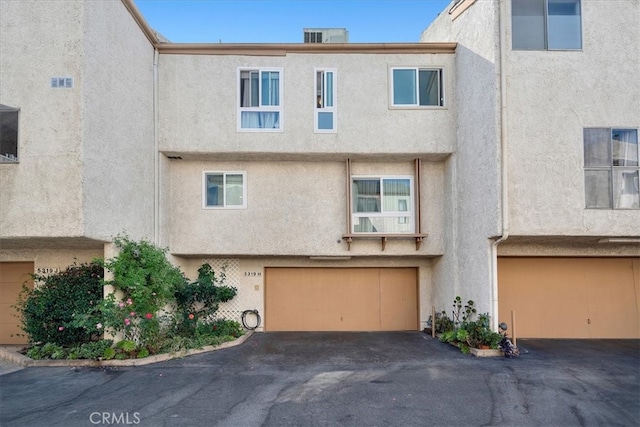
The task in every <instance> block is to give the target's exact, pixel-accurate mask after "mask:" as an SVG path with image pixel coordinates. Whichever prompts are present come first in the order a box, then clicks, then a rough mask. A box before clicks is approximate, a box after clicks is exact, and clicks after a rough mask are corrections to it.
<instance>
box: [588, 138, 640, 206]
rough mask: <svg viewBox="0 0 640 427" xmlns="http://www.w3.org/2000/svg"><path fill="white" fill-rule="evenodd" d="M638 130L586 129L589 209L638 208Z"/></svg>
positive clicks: (639, 171) (639, 170)
mask: <svg viewBox="0 0 640 427" xmlns="http://www.w3.org/2000/svg"><path fill="white" fill-rule="evenodd" d="M639 173H640V167H638V130H637V129H611V128H589V129H585V130H584V180H585V198H586V207H587V208H604V209H611V208H613V209H638V208H640V191H639V185H638V184H639V182H638V179H639V178H640V176H639V175H638V174H639Z"/></svg>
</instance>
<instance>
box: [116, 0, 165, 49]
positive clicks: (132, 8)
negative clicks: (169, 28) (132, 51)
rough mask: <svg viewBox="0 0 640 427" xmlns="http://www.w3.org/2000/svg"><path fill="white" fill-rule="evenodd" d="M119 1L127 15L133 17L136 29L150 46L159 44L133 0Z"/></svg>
mask: <svg viewBox="0 0 640 427" xmlns="http://www.w3.org/2000/svg"><path fill="white" fill-rule="evenodd" d="M121 1H122V4H123V5H124V7H126V8H127V10H128V11H129V13H130V14H131V16H132V17H133V20H134V21H136V24H138V27H140V29H141V30H142V32H143V33H144V35H145V36H146V37H147V39H148V40H149V42H151V44H152V45H153V46H154V47H156V46H157V45H158V43H160V40H159V39H158V36H157V35H156V33H155V31H153V29H152V28H151V27H150V26H149V23H148V22H147V21H146V20H145V19H144V16H142V13H140V11H139V10H138V7H137V6H136V5H135V3H134V2H133V0H121Z"/></svg>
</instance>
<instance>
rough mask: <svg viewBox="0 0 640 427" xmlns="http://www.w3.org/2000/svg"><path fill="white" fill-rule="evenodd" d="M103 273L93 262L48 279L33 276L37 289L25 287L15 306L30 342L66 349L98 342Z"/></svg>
mask: <svg viewBox="0 0 640 427" xmlns="http://www.w3.org/2000/svg"><path fill="white" fill-rule="evenodd" d="M103 271H104V270H103V267H102V263H101V262H100V261H99V260H94V261H93V262H91V263H89V264H80V265H77V264H73V265H71V266H69V267H68V268H67V269H66V270H64V271H61V272H60V273H57V274H53V275H51V276H41V275H33V279H34V281H36V282H40V286H38V287H36V288H35V289H28V288H26V287H24V288H23V290H22V293H21V294H20V297H19V299H18V304H17V306H16V308H17V309H18V313H19V315H20V316H21V320H22V329H23V330H24V331H25V333H26V334H27V337H28V340H29V342H31V343H37V342H42V343H53V344H57V345H60V346H65V345H73V344H79V343H84V342H89V341H91V340H92V339H97V337H98V336H99V335H101V334H102V331H100V328H98V327H97V325H98V324H99V323H100V319H101V312H100V305H101V303H102V277H103Z"/></svg>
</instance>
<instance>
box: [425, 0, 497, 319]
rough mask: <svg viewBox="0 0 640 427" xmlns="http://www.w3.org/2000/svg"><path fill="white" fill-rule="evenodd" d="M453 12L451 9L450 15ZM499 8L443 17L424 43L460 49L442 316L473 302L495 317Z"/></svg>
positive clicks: (440, 281)
mask: <svg viewBox="0 0 640 427" xmlns="http://www.w3.org/2000/svg"><path fill="white" fill-rule="evenodd" d="M445 10H448V9H445ZM497 22H498V3H497V2H490V1H486V2H485V1H482V2H476V3H475V4H473V5H472V6H471V7H470V8H469V9H467V10H466V11H465V12H464V13H463V14H462V15H460V16H459V17H458V18H457V19H455V20H453V21H452V20H451V17H450V15H449V14H448V13H446V12H443V13H441V14H440V16H439V17H438V18H437V19H436V20H435V21H434V22H433V24H431V26H430V27H429V28H428V29H427V30H425V31H424V32H423V34H422V38H421V40H422V41H423V42H450V41H456V42H457V43H458V47H457V48H456V61H455V69H456V75H455V111H456V116H455V119H456V129H457V131H456V133H455V137H456V146H455V147H456V148H455V150H454V154H453V155H452V156H451V159H450V160H449V161H448V162H447V175H446V176H447V181H448V182H447V194H449V195H451V197H450V198H449V199H448V204H447V211H446V213H445V218H447V219H448V220H449V221H450V222H449V223H447V227H446V230H447V235H446V238H445V250H444V253H445V255H444V256H443V257H442V258H441V259H440V260H438V262H437V263H436V264H435V265H434V283H435V286H436V289H435V297H436V301H437V303H438V304H439V308H447V309H448V308H449V307H450V305H451V302H452V301H453V298H454V297H455V296H456V295H460V296H461V297H462V298H463V299H465V300H467V299H473V300H474V301H475V302H476V305H477V306H478V309H479V311H480V312H489V311H491V299H492V298H493V295H492V291H491V289H492V287H491V240H490V239H491V238H493V237H496V236H499V235H500V234H501V224H502V223H501V210H500V209H501V194H500V189H501V176H500V156H501V154H500V110H499V106H500V103H499V102H500V98H499V96H500V95H499V94H500V92H499V86H498V85H499V72H500V62H499V61H500V58H499V53H500V51H499V32H498V25H497Z"/></svg>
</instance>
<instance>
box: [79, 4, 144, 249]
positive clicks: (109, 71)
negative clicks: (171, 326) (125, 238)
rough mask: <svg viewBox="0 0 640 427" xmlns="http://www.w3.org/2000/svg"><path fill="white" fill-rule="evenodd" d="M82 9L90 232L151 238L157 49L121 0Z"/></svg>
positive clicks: (101, 235) (84, 155) (86, 209)
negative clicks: (154, 74)
mask: <svg viewBox="0 0 640 427" xmlns="http://www.w3.org/2000/svg"><path fill="white" fill-rule="evenodd" d="M85 9H86V10H85V14H84V25H85V28H86V30H85V33H84V40H83V41H84V45H83V48H84V64H85V67H84V71H83V76H82V77H83V78H84V85H83V88H84V93H83V97H84V103H83V106H84V110H83V119H84V121H83V124H84V128H83V151H82V160H83V165H84V168H83V194H84V199H83V207H84V212H85V235H86V236H89V237H92V238H95V239H102V240H110V239H111V238H112V237H113V236H114V235H115V234H118V233H123V232H126V233H127V234H128V235H129V237H131V238H133V239H140V238H148V239H153V236H154V203H155V200H154V193H155V192H154V188H155V187H154V174H155V172H154V165H155V159H156V150H155V146H154V128H153V124H154V120H153V115H154V106H153V60H154V49H153V46H152V45H151V43H150V42H149V40H148V39H147V38H146V37H145V35H144V33H143V32H142V31H141V30H140V28H139V27H138V25H137V24H136V22H135V21H134V20H133V18H132V16H131V14H130V13H129V11H127V9H126V8H125V7H124V5H123V4H122V3H121V2H120V1H109V2H104V1H103V2H96V1H90V2H88V3H87V4H86V8H85Z"/></svg>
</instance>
